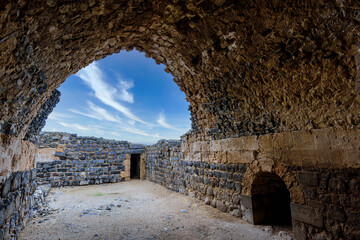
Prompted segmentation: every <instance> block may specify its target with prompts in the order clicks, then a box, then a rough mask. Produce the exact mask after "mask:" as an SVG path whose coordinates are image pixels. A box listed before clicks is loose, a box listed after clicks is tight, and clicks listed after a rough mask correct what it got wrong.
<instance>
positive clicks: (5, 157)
mask: <svg viewBox="0 0 360 240" xmlns="http://www.w3.org/2000/svg"><path fill="white" fill-rule="evenodd" d="M36 150H37V147H36V145H35V144H33V143H31V142H28V141H22V140H20V139H19V138H17V137H10V136H8V135H6V134H1V133H0V184H1V183H2V182H4V181H5V180H6V179H7V178H9V177H10V175H11V173H13V172H24V171H28V170H31V169H33V168H34V163H35V155H36Z"/></svg>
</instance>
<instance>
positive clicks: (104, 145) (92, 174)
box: [36, 132, 145, 187]
mask: <svg viewBox="0 0 360 240" xmlns="http://www.w3.org/2000/svg"><path fill="white" fill-rule="evenodd" d="M54 143H55V146H54V147H55V148H52V145H53V144H54ZM37 144H38V146H39V148H40V149H39V151H38V155H37V156H36V159H37V160H38V161H37V164H36V167H37V172H36V174H37V180H38V182H39V183H41V184H44V183H50V184H51V185H52V186H54V187H59V186H71V185H87V184H100V183H108V182H119V181H125V180H129V179H130V159H126V157H125V156H130V154H140V153H143V152H144V151H145V146H144V145H140V144H137V145H134V144H132V148H131V149H130V148H129V146H130V145H131V144H130V143H128V142H126V141H115V140H108V139H103V138H95V137H80V136H77V135H74V134H69V133H49V132H44V133H41V134H40V136H39V137H38V139H37ZM51 149H52V150H51ZM125 153H127V155H126V154H125ZM144 165H145V164H144ZM143 168H144V166H143Z"/></svg>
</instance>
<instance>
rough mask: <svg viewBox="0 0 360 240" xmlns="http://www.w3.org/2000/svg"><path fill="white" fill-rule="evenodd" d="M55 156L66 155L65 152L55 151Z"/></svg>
mask: <svg viewBox="0 0 360 240" xmlns="http://www.w3.org/2000/svg"><path fill="white" fill-rule="evenodd" d="M55 157H66V154H65V153H64V152H55Z"/></svg>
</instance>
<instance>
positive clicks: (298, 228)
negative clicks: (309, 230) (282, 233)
mask: <svg viewBox="0 0 360 240" xmlns="http://www.w3.org/2000/svg"><path fill="white" fill-rule="evenodd" d="M293 232H294V239H296V240H306V239H308V238H307V236H306V227H305V224H304V223H302V222H298V221H294V220H293Z"/></svg>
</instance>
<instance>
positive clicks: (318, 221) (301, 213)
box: [290, 203, 323, 227]
mask: <svg viewBox="0 0 360 240" xmlns="http://www.w3.org/2000/svg"><path fill="white" fill-rule="evenodd" d="M290 208H291V217H292V218H293V219H294V220H297V221H300V222H303V223H307V224H311V225H313V226H315V227H322V226H323V216H322V215H321V213H320V211H319V210H317V209H315V208H312V207H310V206H305V205H300V204H296V203H291V204H290Z"/></svg>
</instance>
